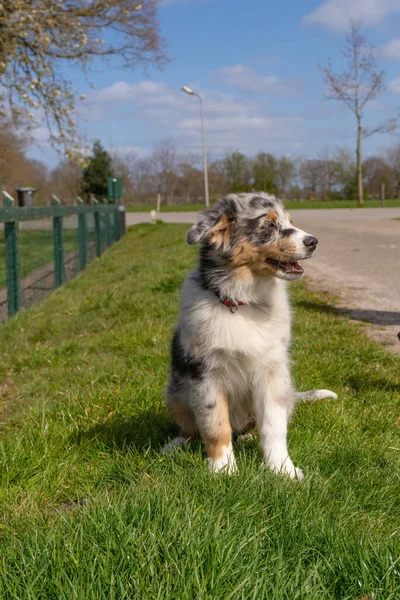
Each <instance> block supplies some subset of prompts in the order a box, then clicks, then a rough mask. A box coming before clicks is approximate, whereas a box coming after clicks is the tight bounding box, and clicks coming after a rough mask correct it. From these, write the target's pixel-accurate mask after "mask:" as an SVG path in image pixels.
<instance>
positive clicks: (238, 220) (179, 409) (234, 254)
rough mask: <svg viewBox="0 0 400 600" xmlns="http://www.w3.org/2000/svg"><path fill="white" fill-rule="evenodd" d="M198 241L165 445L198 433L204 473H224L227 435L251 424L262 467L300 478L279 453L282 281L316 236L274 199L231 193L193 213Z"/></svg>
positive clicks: (284, 401)
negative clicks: (175, 428)
mask: <svg viewBox="0 0 400 600" xmlns="http://www.w3.org/2000/svg"><path fill="white" fill-rule="evenodd" d="M186 240H187V242H188V243H189V244H200V260H199V264H198V266H197V268H196V269H195V270H194V271H193V272H192V273H190V274H189V275H188V277H187V278H186V280H185V283H184V286H183V291H182V300H181V312H180V317H179V321H178V324H177V326H176V330H175V335H174V339H173V344H172V360H171V374H170V378H169V383H168V388H167V394H166V399H167V405H168V409H169V413H170V415H171V418H172V419H173V420H174V421H175V422H176V423H178V425H179V426H180V428H181V431H180V434H179V436H178V437H177V438H175V439H173V440H172V441H171V442H170V443H169V444H167V446H165V447H164V451H169V450H172V449H173V448H175V447H177V446H182V445H183V444H184V443H185V441H186V440H187V439H188V438H189V437H192V436H194V435H196V434H198V435H199V436H200V438H201V440H202V441H203V443H204V446H205V449H206V452H207V456H208V464H209V467H210V469H211V470H212V471H214V472H217V471H221V470H224V471H225V472H227V473H232V472H234V471H235V469H236V461H235V456H234V452H233V447H232V433H233V432H237V433H240V432H246V431H248V430H249V429H250V428H251V427H253V426H254V425H256V426H257V428H258V431H259V434H260V439H261V446H262V451H263V455H264V459H265V462H266V463H267V465H268V466H269V467H270V468H271V469H272V470H273V471H276V472H281V473H285V474H287V475H289V476H290V477H298V478H301V477H302V472H301V470H300V469H299V468H296V467H295V466H294V465H293V463H292V461H291V459H290V457H289V454H288V449H287V441H286V437H287V428H288V420H289V417H290V415H291V413H292V411H293V407H294V404H295V402H296V400H307V399H318V398H326V397H332V398H335V397H336V394H334V393H333V392H331V391H329V390H313V391H310V392H302V393H296V392H295V391H294V389H293V386H292V382H291V377H290V372H289V358H288V347H289V342H290V319H291V314H290V305H289V301H288V296H287V291H286V282H287V281H296V280H297V279H300V278H301V277H302V276H303V273H304V270H303V267H302V266H301V265H300V264H299V261H301V260H305V259H307V258H311V256H312V255H313V252H314V251H315V249H316V247H317V244H318V240H317V239H316V238H315V237H314V236H312V235H310V234H308V233H306V232H305V231H302V230H301V229H298V228H296V227H295V226H294V225H293V224H292V220H291V217H290V215H289V214H288V213H287V212H286V211H285V209H284V207H283V206H282V204H281V203H280V202H279V201H277V200H275V198H274V197H273V196H270V195H268V194H264V193H252V194H232V195H229V196H226V197H225V198H222V200H220V201H219V202H218V204H217V205H216V207H215V208H213V209H209V210H205V211H204V212H202V213H201V214H200V217H199V220H198V222H197V223H196V224H195V225H193V227H192V228H191V229H190V230H189V231H188V233H187V236H186Z"/></svg>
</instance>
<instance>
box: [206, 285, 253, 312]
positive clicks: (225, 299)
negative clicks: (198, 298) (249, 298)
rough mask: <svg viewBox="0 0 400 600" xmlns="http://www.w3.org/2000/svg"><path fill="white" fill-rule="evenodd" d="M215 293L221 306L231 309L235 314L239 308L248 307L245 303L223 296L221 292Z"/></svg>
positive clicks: (215, 291)
mask: <svg viewBox="0 0 400 600" xmlns="http://www.w3.org/2000/svg"><path fill="white" fill-rule="evenodd" d="M213 292H214V294H215V295H216V296H217V298H218V300H219V301H220V302H221V304H223V305H224V306H227V307H228V308H229V309H230V311H231V313H235V312H236V311H237V310H238V309H239V306H245V305H246V303H245V302H235V300H232V298H229V296H222V295H221V292H220V291H219V290H213Z"/></svg>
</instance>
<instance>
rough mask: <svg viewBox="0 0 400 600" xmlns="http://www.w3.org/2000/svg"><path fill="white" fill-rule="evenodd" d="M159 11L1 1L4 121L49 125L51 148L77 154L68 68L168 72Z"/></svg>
mask: <svg viewBox="0 0 400 600" xmlns="http://www.w3.org/2000/svg"><path fill="white" fill-rule="evenodd" d="M157 10H158V2H157V0H141V2H140V3H139V2H135V1H133V2H132V0H90V1H89V0H85V1H82V0H57V2H55V1H54V0H34V1H33V0H2V2H1V3H0V84H1V88H0V115H1V113H3V114H5V113H6V112H7V111H11V114H12V116H13V118H14V119H15V120H20V118H21V116H22V115H23V116H25V117H27V120H26V119H25V120H24V122H25V123H28V124H30V125H31V127H33V126H34V125H35V123H36V121H37V119H38V118H39V119H40V118H42V117H43V119H44V122H45V124H46V125H47V127H48V129H49V133H50V141H51V142H52V143H53V145H54V146H56V147H60V146H61V147H63V148H65V147H67V148H71V146H72V147H73V146H74V140H75V142H76V125H75V123H74V120H73V116H71V113H73V110H74V107H75V94H74V89H73V86H72V84H71V81H70V80H69V78H68V76H67V75H66V73H67V71H66V69H65V67H66V66H68V65H72V66H75V67H77V68H79V69H81V70H83V71H84V72H85V73H87V72H88V68H89V67H90V65H91V63H93V62H94V61H97V60H98V59H99V58H100V59H105V58H107V57H111V58H112V59H113V64H115V62H114V61H117V62H118V63H119V64H120V65H122V66H125V67H128V68H133V67H135V66H136V65H137V64H145V65H146V64H156V65H159V66H162V65H163V64H164V63H165V61H166V55H165V52H164V42H163V40H162V38H161V37H160V33H159V26H158V20H157ZM78 146H79V143H78Z"/></svg>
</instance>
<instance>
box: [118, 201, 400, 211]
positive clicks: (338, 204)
mask: <svg viewBox="0 0 400 600" xmlns="http://www.w3.org/2000/svg"><path fill="white" fill-rule="evenodd" d="M284 203H285V206H286V208H287V209H288V210H295V209H310V208H357V201H356V200H284ZM155 207H156V206H155V203H154V206H153V205H152V206H149V205H146V204H131V205H127V206H126V210H127V212H141V211H144V212H149V211H150V210H154V209H155ZM396 207H400V199H399V198H395V199H391V200H390V199H389V200H385V206H384V208H396ZM364 208H381V201H380V200H365V205H364ZM203 209H204V204H173V205H171V206H162V207H161V212H192V211H199V210H203Z"/></svg>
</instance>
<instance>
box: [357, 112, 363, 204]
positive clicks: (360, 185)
mask: <svg viewBox="0 0 400 600" xmlns="http://www.w3.org/2000/svg"><path fill="white" fill-rule="evenodd" d="M357 121H358V127H357V188H358V199H357V205H358V206H363V205H364V190H363V175H362V154H361V135H362V126H361V119H360V117H357Z"/></svg>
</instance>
